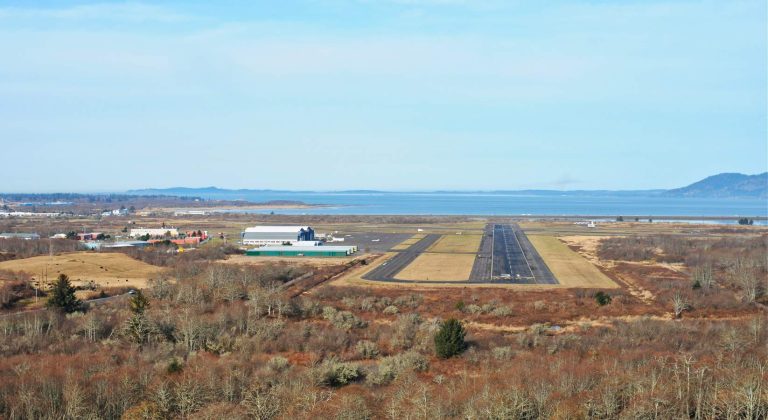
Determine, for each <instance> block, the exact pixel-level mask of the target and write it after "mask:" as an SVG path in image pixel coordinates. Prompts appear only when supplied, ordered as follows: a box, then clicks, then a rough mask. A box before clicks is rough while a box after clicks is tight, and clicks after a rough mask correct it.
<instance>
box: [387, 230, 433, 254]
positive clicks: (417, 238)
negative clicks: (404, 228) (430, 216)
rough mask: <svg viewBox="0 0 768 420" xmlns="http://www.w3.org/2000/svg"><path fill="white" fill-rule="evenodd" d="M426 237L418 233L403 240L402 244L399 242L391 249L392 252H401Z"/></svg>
mask: <svg viewBox="0 0 768 420" xmlns="http://www.w3.org/2000/svg"><path fill="white" fill-rule="evenodd" d="M425 236H427V235H425V234H423V233H419V234H416V235H413V236H411V237H410V238H408V239H406V240H404V241H403V242H400V243H399V244H397V245H395V246H393V247H392V251H402V250H404V249H408V248H409V247H410V246H411V245H413V244H415V243H416V242H419V241H420V240H422V239H424V237H425Z"/></svg>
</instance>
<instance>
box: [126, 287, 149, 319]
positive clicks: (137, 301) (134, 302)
mask: <svg viewBox="0 0 768 420" xmlns="http://www.w3.org/2000/svg"><path fill="white" fill-rule="evenodd" d="M128 303H129V304H130V305H131V312H133V313H134V314H143V313H144V311H146V310H147V309H148V308H149V299H147V297H146V296H144V293H142V292H141V290H137V291H136V294H135V295H133V296H131V299H130V300H129V301H128Z"/></svg>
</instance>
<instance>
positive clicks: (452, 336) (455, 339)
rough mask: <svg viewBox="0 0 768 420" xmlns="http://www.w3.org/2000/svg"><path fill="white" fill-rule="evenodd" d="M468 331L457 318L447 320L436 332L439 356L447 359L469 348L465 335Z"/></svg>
mask: <svg viewBox="0 0 768 420" xmlns="http://www.w3.org/2000/svg"><path fill="white" fill-rule="evenodd" d="M466 335H467V332H466V331H465V330H464V327H463V326H462V325H461V322H459V321H457V320H456V319H453V318H451V319H449V320H447V321H445V322H444V323H443V324H442V325H441V326H440V330H439V331H438V332H437V334H435V352H436V353H437V356H438V357H441V358H443V359H447V358H449V357H453V356H456V355H457V354H460V353H461V352H463V351H464V350H466V349H467V343H466V342H465V341H464V337H465V336H466Z"/></svg>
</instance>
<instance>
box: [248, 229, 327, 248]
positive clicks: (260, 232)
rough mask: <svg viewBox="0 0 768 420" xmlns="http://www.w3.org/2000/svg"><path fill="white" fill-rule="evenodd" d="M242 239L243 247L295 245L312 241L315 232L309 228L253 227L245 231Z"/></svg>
mask: <svg viewBox="0 0 768 420" xmlns="http://www.w3.org/2000/svg"><path fill="white" fill-rule="evenodd" d="M242 238H243V245H255V246H266V245H285V244H291V245H297V244H298V243H299V242H306V241H314V240H315V231H314V230H313V229H312V228H311V227H309V226H255V227H249V228H247V229H245V232H243V233H242ZM302 245H303V244H302Z"/></svg>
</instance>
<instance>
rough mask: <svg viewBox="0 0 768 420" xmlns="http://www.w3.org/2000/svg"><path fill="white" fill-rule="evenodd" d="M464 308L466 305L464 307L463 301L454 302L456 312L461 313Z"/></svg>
mask: <svg viewBox="0 0 768 420" xmlns="http://www.w3.org/2000/svg"><path fill="white" fill-rule="evenodd" d="M464 306H466V305H464V301H463V300H460V301H458V302H456V310H457V311H462V312H463V311H464Z"/></svg>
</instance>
